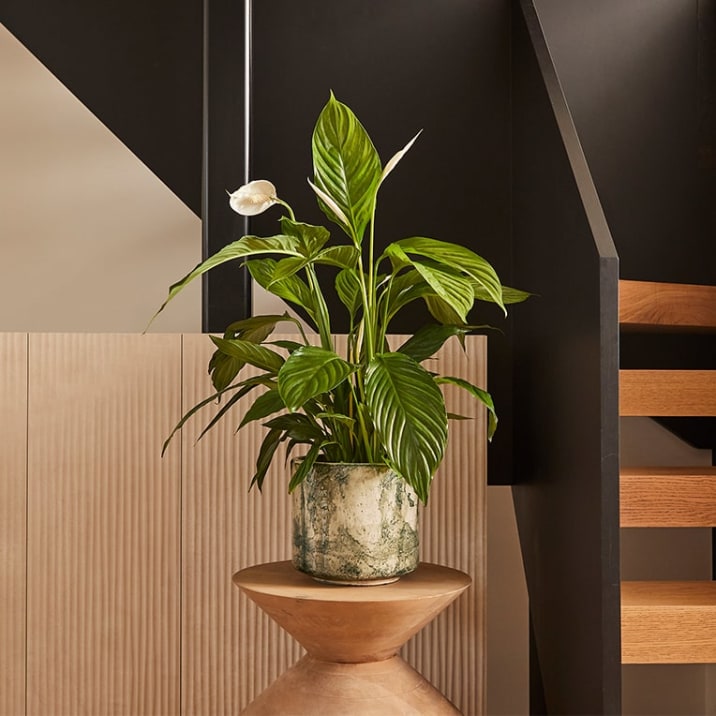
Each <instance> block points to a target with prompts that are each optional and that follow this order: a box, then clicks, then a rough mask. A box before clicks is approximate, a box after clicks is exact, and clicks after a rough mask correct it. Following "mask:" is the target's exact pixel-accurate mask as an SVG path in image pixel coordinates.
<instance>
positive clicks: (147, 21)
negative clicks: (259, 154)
mask: <svg viewBox="0 0 716 716" xmlns="http://www.w3.org/2000/svg"><path fill="white" fill-rule="evenodd" d="M202 17H203V9H202V0H183V1H182V2H180V3H177V2H172V0H151V2H147V1H146V0H102V1H101V2H96V0H65V2H61V3H58V2H55V1H53V0H32V2H28V1H27V0H4V2H3V3H2V7H1V8H0V22H2V23H3V24H4V25H5V27H6V28H7V29H8V30H9V31H10V32H11V33H12V34H13V35H15V37H17V39H18V40H19V41H20V42H22V43H23V44H24V45H25V47H26V48H27V49H28V50H29V51H30V52H31V53H32V54H33V55H35V56H36V57H37V58H38V59H39V60H40V61H41V62H42V63H43V64H44V65H45V66H46V67H47V68H48V69H49V70H50V71H51V72H52V73H53V74H54V75H55V76H56V77H57V78H58V79H59V80H60V81H61V82H62V83H63V84H64V85H65V86H66V87H67V88H68V89H69V90H70V91H71V92H72V93H73V94H74V95H75V96H76V97H77V98H78V99H79V100H80V101H81V102H82V103H83V104H85V105H86V106H87V107H88V108H89V109H90V111H91V112H93V113H94V114H95V116H97V118H98V119H99V120H100V121H101V122H102V123H103V124H105V125H106V126H107V127H108V128H109V129H110V130H111V131H112V132H113V133H114V134H115V135H116V136H117V137H118V138H119V139H120V140H121V141H122V142H123V143H124V144H126V146H127V147H129V149H130V150H131V151H132V152H133V153H134V154H136V155H137V157H139V159H141V160H142V161H143V162H144V163H145V164H146V165H147V166H148V167H149V169H151V170H152V171H153V172H154V173H155V174H156V175H157V176H158V177H159V179H161V180H162V181H163V182H164V183H165V184H166V185H167V186H168V187H169V188H170V189H171V190H172V191H173V192H174V193H175V194H176V195H177V196H178V197H179V198H180V199H181V200H182V201H183V202H184V203H185V204H186V205H187V206H188V207H189V208H190V209H192V211H194V212H195V213H196V214H197V215H199V214H200V211H201V156H202V139H201V136H202V42H203V39H202V38H203V21H202Z"/></svg>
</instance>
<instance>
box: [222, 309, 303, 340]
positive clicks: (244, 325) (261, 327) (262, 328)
mask: <svg viewBox="0 0 716 716" xmlns="http://www.w3.org/2000/svg"><path fill="white" fill-rule="evenodd" d="M281 322H287V323H295V324H297V323H298V321H297V320H296V319H295V318H292V317H291V316H289V315H288V314H287V313H284V314H282V315H265V316H251V317H250V318H244V319H243V320H241V321H236V322H235V323H232V324H231V325H230V326H229V327H228V328H227V329H226V331H224V338H241V340H243V341H251V342H252V343H263V342H264V340H266V338H268V337H269V336H270V335H271V334H272V333H273V332H274V329H275V328H276V324H278V323H281Z"/></svg>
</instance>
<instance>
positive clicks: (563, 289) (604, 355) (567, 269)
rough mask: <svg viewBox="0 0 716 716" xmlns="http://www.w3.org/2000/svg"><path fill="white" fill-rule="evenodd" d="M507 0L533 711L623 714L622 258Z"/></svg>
mask: <svg viewBox="0 0 716 716" xmlns="http://www.w3.org/2000/svg"><path fill="white" fill-rule="evenodd" d="M513 10H514V11H513V34H512V37H513V251H514V281H515V284H516V285H518V286H521V287H525V288H528V289H530V290H532V291H534V292H535V293H537V294H538V297H536V298H535V299H533V300H531V301H529V302H528V303H527V304H525V305H524V306H521V307H520V308H521V310H520V311H519V312H517V311H515V312H514V321H515V328H514V331H515V380H514V415H515V439H514V445H515V474H516V478H517V480H518V481H520V482H519V484H517V485H515V486H514V487H513V496H514V502H515V510H516V515H517V520H518V527H519V532H520V541H521V545H522V554H523V560H524V564H525V572H526V577H527V585H528V591H529V596H530V618H531V637H532V639H533V643H532V652H531V653H532V669H531V672H532V673H531V687H532V688H531V692H532V693H531V696H532V712H533V713H541V712H544V713H555V714H557V713H563V714H567V713H569V714H587V713H589V714H596V713H600V714H609V713H618V712H619V711H620V701H621V673H620V672H621V655H620V619H619V498H618V482H619V478H618V471H619V463H618V445H619V438H618V365H619V364H618V340H619V334H618V311H617V298H618V295H617V292H618V276H619V261H618V256H617V252H616V250H615V247H614V243H613V241H612V238H611V234H610V231H609V227H608V225H607V222H606V219H605V217H604V213H603V211H602V208H601V204H600V201H599V197H598V195H597V192H596V189H595V186H594V182H593V181H592V177H591V174H590V171H589V166H588V164H587V161H586V159H585V156H584V153H583V151H582V147H581V144H580V142H579V137H578V135H577V132H576V130H575V126H574V123H573V121H572V117H571V114H570V111H569V108H568V106H567V102H566V100H565V97H564V94H563V92H562V89H561V86H560V82H559V77H558V75H557V72H556V69H555V66H554V63H553V62H552V58H551V56H550V53H549V49H548V46H547V43H546V41H545V37H544V34H543V32H542V27H541V24H540V20H539V16H538V13H537V10H536V9H535V6H534V3H533V2H532V1H531V0H521V1H516V2H515V4H514V8H513ZM540 701H541V702H542V703H540Z"/></svg>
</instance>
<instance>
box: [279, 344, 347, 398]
mask: <svg viewBox="0 0 716 716" xmlns="http://www.w3.org/2000/svg"><path fill="white" fill-rule="evenodd" d="M355 370H356V366H353V365H351V364H350V363H347V362H346V361H344V360H343V359H342V358H341V357H340V356H338V355H337V354H336V353H334V352H333V351H328V350H325V349H323V348H316V347H314V346H305V347H302V348H299V349H298V350H297V351H295V352H294V353H292V354H291V355H290V356H289V357H288V359H287V360H286V362H285V363H284V364H283V366H282V367H281V370H280V371H279V373H278V389H279V392H280V393H281V397H282V398H283V400H284V402H285V403H286V407H287V408H288V409H289V410H291V411H294V410H298V408H300V407H301V406H302V405H303V404H304V403H305V402H306V401H307V400H310V399H311V398H314V397H316V396H317V395H321V394H322V393H327V392H328V391H329V390H331V389H333V388H335V387H336V386H337V385H338V384H339V383H342V382H343V381H344V380H345V379H346V378H347V377H348V376H349V375H350V374H351V373H353V372H354V371H355Z"/></svg>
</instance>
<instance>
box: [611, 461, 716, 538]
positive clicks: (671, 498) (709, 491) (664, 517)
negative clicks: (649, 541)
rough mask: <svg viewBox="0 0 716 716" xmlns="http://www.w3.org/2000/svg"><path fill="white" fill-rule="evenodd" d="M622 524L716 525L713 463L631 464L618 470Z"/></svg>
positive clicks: (645, 525) (646, 525)
mask: <svg viewBox="0 0 716 716" xmlns="http://www.w3.org/2000/svg"><path fill="white" fill-rule="evenodd" d="M619 492H620V513H621V526H622V527H716V467H632V468H622V470H621V474H620V485H619Z"/></svg>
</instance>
